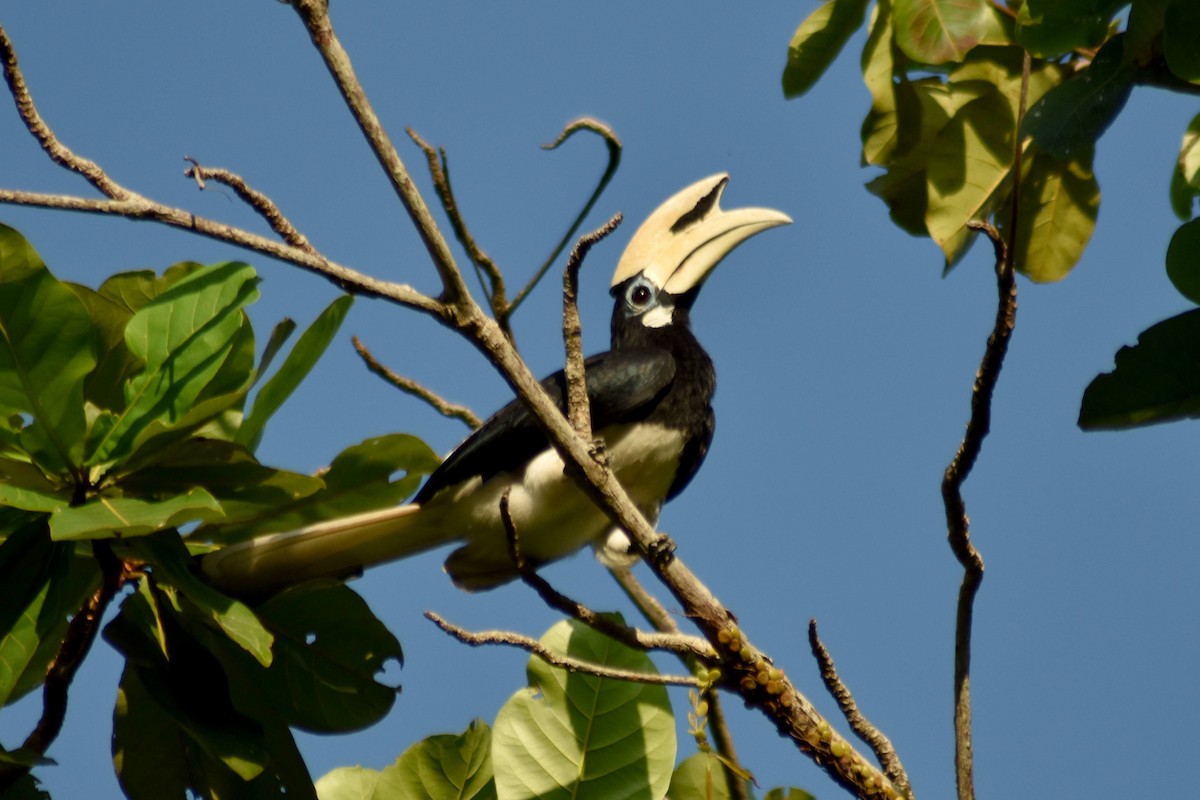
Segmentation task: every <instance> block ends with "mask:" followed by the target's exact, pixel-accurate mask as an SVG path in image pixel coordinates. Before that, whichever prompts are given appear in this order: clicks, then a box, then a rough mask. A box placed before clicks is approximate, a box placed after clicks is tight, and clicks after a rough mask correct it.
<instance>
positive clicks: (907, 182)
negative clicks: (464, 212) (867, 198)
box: [783, 0, 1200, 429]
mask: <svg viewBox="0 0 1200 800" xmlns="http://www.w3.org/2000/svg"><path fill="white" fill-rule="evenodd" d="M867 6H868V2H867V0H828V2H826V3H824V4H823V5H821V6H820V7H819V8H818V9H817V10H816V11H814V12H813V13H812V14H811V15H810V16H809V17H808V18H807V19H806V20H804V22H803V23H801V25H800V27H799V28H798V29H797V30H796V33H795V35H794V36H793V37H792V41H791V44H790V47H789V51H788V63H787V66H786V67H785V68H784V72H783V91H784V94H785V96H787V97H797V96H800V95H802V94H803V93H805V92H806V91H808V90H809V89H810V88H811V87H812V86H813V85H814V84H815V83H816V81H817V80H818V79H819V78H820V76H821V74H822V73H823V72H824V71H825V69H826V68H827V67H828V66H829V65H830V64H831V63H832V62H833V60H834V59H835V58H836V57H837V55H838V53H839V52H840V51H841V49H842V48H843V46H844V45H845V44H846V42H847V41H848V40H849V39H850V37H851V36H852V35H853V34H854V33H855V32H856V31H857V30H859V29H860V28H862V27H863V25H864V23H865V24H866V26H867V40H866V44H865V45H864V48H863V53H862V71H863V79H864V81H865V82H866V85H867V88H868V90H869V91H870V94H871V107H870V110H869V111H868V112H867V115H866V117H865V119H864V120H863V124H862V132H861V133H862V145H863V148H862V161H863V164H864V165H869V166H871V167H876V168H879V169H881V170H882V173H881V174H879V175H877V176H876V177H874V178H873V179H871V180H870V181H869V182H868V183H867V190H868V191H870V192H871V193H872V194H875V195H876V196H878V197H879V198H880V199H882V200H883V201H884V202H885V203H886V204H887V206H888V211H889V213H890V215H891V218H892V220H893V222H894V223H895V224H896V225H897V226H899V227H900V228H901V229H903V230H905V231H907V232H909V233H911V234H914V235H918V236H929V237H930V238H931V239H933V240H934V242H936V243H937V244H938V246H939V247H940V248H941V249H942V252H943V254H944V257H945V265H946V269H950V268H952V267H953V266H954V265H955V264H957V263H958V262H959V261H960V260H961V259H962V257H963V255H964V254H965V253H966V251H967V249H968V248H969V246H970V244H971V242H972V240H973V239H974V238H975V236H976V235H977V234H976V232H975V230H974V229H972V228H971V227H968V224H969V223H971V222H972V221H978V220H987V219H989V218H991V219H992V220H993V221H994V223H995V225H996V227H997V228H998V229H1000V230H1001V231H1002V232H1003V233H1004V236H1005V239H1006V241H1007V243H1008V246H1009V248H1011V249H1012V251H1013V253H1012V255H1013V263H1014V264H1015V266H1016V268H1017V269H1018V270H1020V271H1021V272H1022V273H1024V274H1025V275H1026V276H1027V277H1029V278H1031V279H1033V280H1035V281H1054V280H1059V279H1061V278H1063V277H1064V276H1066V275H1067V273H1068V272H1070V270H1071V269H1072V268H1073V267H1074V266H1075V265H1076V264H1077V263H1078V262H1079V260H1080V258H1081V256H1082V255H1083V251H1084V250H1085V248H1086V247H1087V244H1088V241H1089V239H1090V238H1091V235H1092V232H1093V230H1094V228H1095V224H1096V217H1097V214H1098V212H1099V208H1100V187H1099V183H1098V181H1097V179H1096V176H1095V175H1094V173H1093V156H1094V153H1095V145H1096V141H1097V140H1098V139H1099V138H1100V136H1101V135H1102V134H1103V133H1104V131H1105V130H1106V129H1107V128H1108V127H1109V125H1111V124H1112V121H1113V120H1114V119H1115V118H1116V117H1117V115H1118V114H1120V113H1121V111H1122V109H1123V108H1124V107H1125V103H1126V101H1127V100H1128V99H1129V96H1130V94H1131V92H1132V91H1133V89H1134V87H1135V86H1139V85H1147V86H1156V87H1160V88H1166V89H1170V90H1173V91H1180V92H1186V93H1190V94H1196V93H1200V4H1197V3H1195V2H1194V0H1133V2H1124V1H1123V0H1019V2H1018V1H1017V0H1009V2H1006V3H1001V2H995V1H992V2H989V0H878V2H877V3H876V4H875V7H874V10H873V11H872V13H871V15H870V18H869V20H868V18H867V13H866V12H867ZM1026 53H1028V54H1029V56H1030V57H1031V60H1030V71H1029V80H1028V95H1027V98H1026V102H1027V103H1028V110H1027V113H1025V114H1024V116H1023V117H1022V116H1021V114H1020V110H1021V104H1020V86H1021V82H1022V68H1023V66H1022V62H1023V60H1024V58H1025V56H1026ZM1198 140H1200V116H1197V117H1196V118H1195V119H1193V120H1192V122H1191V124H1189V125H1188V128H1187V131H1186V132H1185V134H1184V136H1183V142H1182V146H1181V148H1180V152H1179V156H1178V159H1177V161H1176V164H1175V168H1174V170H1173V172H1172V174H1171V176H1170V198H1171V205H1172V208H1173V209H1174V210H1175V213H1176V214H1177V215H1178V216H1179V218H1180V219H1181V220H1182V221H1183V222H1184V224H1183V225H1182V226H1181V227H1180V228H1179V229H1178V230H1177V231H1176V233H1175V235H1174V236H1173V237H1172V239H1171V243H1170V246H1169V248H1168V250H1167V258H1166V267H1167V274H1168V276H1169V277H1170V279H1171V281H1172V283H1173V284H1174V285H1175V286H1176V288H1178V289H1179V291H1180V293H1181V294H1183V295H1184V297H1186V298H1187V299H1188V300H1190V301H1191V302H1193V303H1200V221H1198V220H1196V219H1195V218H1194V217H1195V206H1196V199H1197V197H1198V196H1200V147H1198V146H1197V142H1198ZM1018 145H1019V147H1020V148H1021V153H1022V156H1023V158H1022V159H1021V160H1020V161H1021V175H1020V180H1019V181H1014V177H1015V176H1014V170H1015V164H1016V163H1017V159H1016V158H1015V154H1016V152H1017V147H1018ZM1164 177H1165V176H1164ZM1014 184H1018V185H1019V196H1018V197H1016V198H1014V197H1012V192H1013V186H1014ZM1197 313H1200V312H1195V311H1191V312H1186V313H1184V314H1181V315H1180V316H1178V317H1174V318H1172V319H1169V320H1166V321H1164V322H1162V323H1159V324H1158V325H1155V326H1153V327H1152V328H1150V329H1148V330H1146V331H1145V332H1144V333H1142V334H1141V335H1140V336H1139V338H1138V344H1137V345H1136V346H1135V347H1126V348H1122V349H1121V351H1120V352H1118V353H1117V356H1116V369H1115V370H1114V371H1113V372H1112V373H1109V374H1105V375H1100V376H1098V377H1097V378H1096V379H1095V380H1094V381H1093V382H1092V384H1091V385H1090V386H1089V387H1088V389H1087V391H1086V392H1085V394H1084V397H1083V402H1082V406H1081V410H1080V416H1079V424H1080V425H1081V426H1082V427H1084V428H1089V429H1091V428H1124V427H1130V426H1134V425H1142V424H1147V423H1152V422H1162V421H1167V420H1173V419H1180V418H1184V417H1192V416H1196V415H1197V414H1198V413H1200V361H1198V360H1197V359H1196V357H1195V344H1194V343H1195V341H1196V338H1195V331H1196V328H1197V326H1198V325H1200V322H1198V321H1196V320H1195V319H1193V317H1195V315H1196V314H1197Z"/></svg>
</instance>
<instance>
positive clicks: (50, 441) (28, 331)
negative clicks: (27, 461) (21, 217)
mask: <svg viewBox="0 0 1200 800" xmlns="http://www.w3.org/2000/svg"><path fill="white" fill-rule="evenodd" d="M96 348H97V334H96V330H95V329H94V328H93V327H92V320H91V317H90V316H89V315H88V311H87V309H86V308H85V307H84V305H83V303H82V302H81V301H80V300H79V298H78V297H77V296H76V295H75V293H74V292H73V291H71V289H70V288H69V287H68V286H66V285H65V284H62V283H59V282H58V280H56V279H55V277H54V276H53V275H51V274H50V271H49V270H47V269H46V266H45V264H43V263H42V260H41V258H39V257H38V254H37V253H36V252H34V250H33V248H32V247H31V246H30V245H29V243H28V242H26V241H25V239H24V237H22V236H21V234H19V233H17V232H16V231H15V230H13V229H12V228H9V227H7V226H5V225H0V412H3V413H6V414H7V413H12V412H14V411H17V412H23V413H27V414H30V415H31V416H32V417H33V424H32V425H30V426H29V427H28V428H26V429H25V430H24V431H23V432H22V434H21V440H22V443H23V445H24V447H25V449H26V450H27V451H28V452H29V453H30V454H31V455H32V456H33V457H34V459H35V460H37V461H38V463H39V464H41V465H42V466H43V467H44V468H45V469H46V471H47V472H52V473H53V472H58V473H62V472H67V471H69V469H70V468H71V467H77V466H78V465H79V463H80V461H81V459H82V455H83V441H84V436H83V433H84V430H85V427H86V421H85V418H84V409H83V383H84V378H85V377H86V376H87V374H88V373H89V372H90V371H91V370H92V367H94V366H95V365H96Z"/></svg>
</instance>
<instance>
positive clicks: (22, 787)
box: [4, 772, 50, 800]
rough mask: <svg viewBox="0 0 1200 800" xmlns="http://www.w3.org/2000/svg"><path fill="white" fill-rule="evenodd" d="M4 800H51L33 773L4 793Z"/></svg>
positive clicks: (18, 779) (18, 780) (17, 781)
mask: <svg viewBox="0 0 1200 800" xmlns="http://www.w3.org/2000/svg"><path fill="white" fill-rule="evenodd" d="M4 800H50V794H49V793H48V792H46V791H45V790H44V789H42V787H41V785H40V783H39V781H38V779H37V777H36V776H34V775H33V774H32V773H28V772H27V773H25V774H24V775H22V776H21V777H19V778H17V780H16V782H15V783H14V784H12V785H11V786H9V787H8V789H6V790H5V792H4Z"/></svg>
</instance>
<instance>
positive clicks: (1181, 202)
mask: <svg viewBox="0 0 1200 800" xmlns="http://www.w3.org/2000/svg"><path fill="white" fill-rule="evenodd" d="M1197 195H1200V114H1197V115H1196V116H1194V117H1192V121H1191V122H1189V123H1188V126H1187V131H1185V132H1184V134H1183V144H1182V145H1180V148H1179V158H1178V160H1176V162H1175V169H1174V171H1173V172H1172V173H1171V208H1172V209H1173V210H1174V211H1175V214H1176V216H1178V217H1179V218H1180V219H1181V220H1183V221H1184V222H1187V221H1188V220H1189V219H1191V218H1192V209H1193V207H1194V205H1195V200H1196V197H1197Z"/></svg>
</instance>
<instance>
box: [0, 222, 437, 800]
mask: <svg viewBox="0 0 1200 800" xmlns="http://www.w3.org/2000/svg"><path fill="white" fill-rule="evenodd" d="M258 284H259V280H258V278H257V276H256V275H255V272H254V270H253V268H252V267H250V266H249V265H248V264H244V263H240V262H227V263H221V264H213V265H209V266H204V265H200V264H195V263H190V262H186V263H181V264H176V265H174V266H172V267H170V268H168V269H166V270H165V271H163V272H162V274H155V273H153V272H149V271H138V272H126V273H120V274H117V275H114V276H112V277H110V278H109V279H107V280H106V281H104V283H102V284H101V285H100V286H99V288H97V289H90V288H88V287H85V286H80V285H77V284H71V283H65V282H62V281H59V280H58V279H57V278H55V277H54V275H53V274H52V273H51V272H50V270H49V269H47V268H46V266H45V264H44V263H43V262H42V260H41V259H40V258H39V257H38V255H37V253H36V252H35V251H34V250H33V248H32V247H31V246H30V245H29V243H28V242H26V241H25V239H24V238H22V237H21V236H20V234H18V233H17V232H16V231H14V230H12V229H11V228H7V227H4V226H0V705H7V704H10V703H12V702H15V701H16V700H18V699H20V698H21V697H23V696H24V695H26V694H28V693H29V692H31V691H33V690H34V689H36V688H38V687H39V686H42V685H43V684H44V683H45V682H46V681H47V674H48V671H49V672H55V671H56V670H58V669H60V668H70V669H71V670H73V669H74V667H75V666H77V664H68V663H65V662H68V661H71V660H81V659H82V658H83V657H84V656H85V655H86V650H87V646H86V644H84V645H83V646H82V647H81V646H80V645H79V642H80V641H87V642H90V638H89V637H90V636H91V634H93V633H94V631H83V632H81V625H80V624H74V625H73V624H71V620H73V619H76V618H78V619H79V620H82V619H83V618H84V617H85V616H86V615H85V614H83V613H82V612H83V609H84V607H85V605H86V604H87V603H88V602H90V600H91V599H92V598H95V597H99V596H100V594H98V593H99V590H100V587H101V585H102V584H107V585H121V584H131V585H133V586H134V587H135V589H134V591H132V592H131V593H128V594H126V596H125V597H124V599H123V601H122V603H121V609H120V613H119V614H118V615H117V617H116V618H115V619H114V620H113V621H112V622H111V623H110V624H109V625H108V627H107V628H106V630H105V638H106V639H107V640H108V641H109V643H110V644H112V645H113V646H114V647H115V648H116V649H117V650H118V651H120V652H121V653H122V654H123V655H124V656H125V659H126V666H125V670H124V673H123V675H122V678H121V684H120V690H119V694H118V700H117V707H116V711H115V716H114V736H113V753H114V762H115V764H116V767H117V772H118V776H119V778H120V780H121V783H122V786H123V788H124V789H125V792H126V794H127V795H128V796H129V797H132V798H139V797H145V798H159V797H164V796H182V795H183V793H184V792H185V790H191V791H193V792H196V793H199V794H201V795H204V796H237V797H243V796H245V797H254V796H264V797H267V796H270V797H275V796H278V794H279V793H280V791H283V790H286V791H287V792H288V793H289V794H291V795H293V796H301V797H303V796H313V795H312V792H313V790H312V781H311V779H310V778H309V776H308V773H307V770H306V768H305V766H304V762H303V760H302V759H301V758H300V756H299V753H298V752H297V751H296V746H295V743H294V741H293V739H292V735H291V732H290V731H291V729H292V728H303V729H307V730H314V731H321V732H334V731H345V730H352V729H357V728H361V727H363V726H365V725H369V724H371V723H372V722H374V721H376V720H377V719H379V718H380V717H381V716H382V715H383V714H385V713H386V712H387V711H388V709H389V708H390V707H391V704H392V702H393V701H394V697H395V689H394V688H393V687H390V686H387V685H385V684H383V683H380V682H379V680H378V674H379V673H380V672H381V670H382V669H383V668H384V666H385V664H386V662H388V661H390V660H393V659H394V660H399V659H400V658H401V650H400V645H399V642H397V641H396V639H395V637H394V636H392V634H391V633H389V632H388V631H387V630H386V628H384V627H383V625H382V624H381V623H380V622H379V621H378V620H377V619H376V618H375V616H374V615H373V614H372V613H371V611H370V610H369V609H368V608H367V606H366V605H365V603H363V601H362V600H361V599H360V598H359V597H358V596H357V595H356V594H355V593H354V592H353V591H351V590H350V589H348V588H346V587H345V586H343V585H341V584H338V583H332V582H326V583H312V584H307V585H304V586H298V587H295V588H293V589H292V590H290V591H288V592H284V593H282V594H280V595H277V596H276V597H273V598H271V599H270V600H268V601H267V602H265V603H263V604H262V605H260V606H258V607H257V608H254V609H251V608H250V607H249V606H248V605H246V604H245V603H243V602H240V601H238V600H235V599H232V598H230V597H226V596H224V595H223V594H221V593H220V592H218V591H217V590H215V589H214V588H212V587H211V586H209V585H208V584H206V583H205V582H203V581H202V580H201V579H199V578H198V577H197V576H196V574H195V573H194V571H193V558H192V557H193V555H195V554H196V553H199V552H204V551H207V550H208V549H210V548H211V544H209V543H210V542H213V541H230V540H234V539H237V538H240V537H244V536H250V535H254V534H257V533H261V532H265V531H271V530H278V529H280V528H286V527H291V526H294V525H296V524H301V523H303V522H307V521H312V520H317V519H325V518H328V517H331V516H339V515H342V514H346V513H352V512H355V511H361V510H366V509H371V508H378V507H381V506H385V505H392V504H394V503H396V502H399V501H400V500H402V499H404V498H405V497H406V496H407V495H409V494H410V493H411V492H412V491H413V490H414V489H415V487H416V484H417V483H418V482H419V480H420V478H421V475H423V474H425V473H427V472H429V471H430V470H432V469H433V468H434V467H435V466H436V465H437V462H438V459H437V457H436V456H435V455H434V454H433V453H432V451H430V450H429V448H428V447H427V446H425V445H424V444H423V443H422V442H420V441H419V440H418V439H415V438H414V437H411V436H406V435H402V434H394V435H390V436H383V437H379V438H377V439H372V440H369V441H366V442H363V443H361V444H358V445H354V446H352V447H350V448H348V449H347V450H346V451H345V452H343V453H342V454H340V455H339V456H338V457H337V458H335V459H334V461H333V463H332V465H331V467H330V468H329V470H327V471H326V472H325V473H324V474H323V475H322V476H320V477H314V476H308V475H301V474H298V473H294V472H289V471H287V470H281V469H276V468H273V467H270V466H267V465H265V464H262V463H260V462H259V461H258V460H257V458H256V457H255V456H254V449H255V448H256V447H257V445H258V443H259V441H260V440H261V438H262V435H263V431H264V429H265V425H266V423H267V421H268V420H269V419H270V417H271V415H272V414H273V413H274V412H275V411H276V410H277V409H278V408H279V407H280V405H281V404H282V403H283V402H284V401H285V400H286V399H287V397H288V396H289V395H290V394H291V393H292V391H293V390H294V389H295V388H296V386H297V385H298V384H299V383H300V381H301V380H302V379H303V378H304V377H305V376H306V375H307V374H308V373H309V371H310V370H311V369H312V367H313V365H314V364H315V363H316V361H317V359H319V358H320V356H321V355H322V353H323V352H324V351H325V349H326V347H327V346H328V344H329V343H330V341H331V340H332V338H333V336H334V335H335V334H336V332H337V330H338V328H339V326H340V324H341V322H342V320H343V319H344V317H345V315H346V313H347V312H348V310H349V308H350V305H351V298H350V297H349V296H343V297H339V298H338V299H337V300H335V301H334V302H333V303H332V304H331V305H330V306H329V307H328V308H327V309H326V310H325V311H324V312H323V313H322V314H321V315H320V316H319V317H318V318H317V320H316V321H315V322H314V323H313V324H312V325H311V326H310V327H309V328H308V329H307V330H305V331H304V332H303V333H302V334H301V335H300V336H299V338H298V339H297V341H296V342H295V344H294V345H293V346H292V347H291V348H290V350H288V351H287V353H286V355H283V356H282V357H281V358H280V359H279V360H280V361H281V363H280V365H279V367H278V368H277V369H275V370H274V371H272V370H271V369H270V367H271V364H272V363H273V362H274V361H275V360H276V358H277V357H280V356H281V354H282V352H283V349H284V346H285V345H286V343H287V340H288V339H289V337H290V335H291V334H292V333H293V332H294V331H295V330H296V325H295V323H293V322H291V321H290V320H285V321H284V322H282V323H280V324H279V325H278V326H276V327H275V329H274V330H273V331H272V334H271V336H270V337H269V339H268V341H267V342H266V344H265V346H264V348H263V354H262V356H261V358H260V359H258V361H257V363H256V361H255V338H254V333H253V330H252V329H251V325H250V321H249V318H248V317H247V315H246V310H245V309H246V306H247V305H249V304H250V303H252V302H253V301H254V300H255V299H256V298H257V297H258V293H259V288H258ZM254 389H256V390H257V391H255V392H254V393H253V396H251V392H252V390H254ZM251 397H252V399H251ZM397 475H400V477H399V478H397V477H395V476H397ZM181 526H182V527H184V529H185V530H186V529H189V528H190V529H193V530H192V532H191V533H190V534H189V535H188V536H186V537H184V536H181V534H180V528H181ZM108 596H109V597H111V596H112V595H111V594H109V595H108ZM102 613H103V608H100V609H99V613H98V614H96V615H94V616H95V621H94V623H93V624H94V625H98V624H99V621H100V615H101V614H102ZM73 640H74V641H73ZM51 688H52V687H49V686H47V687H46V691H47V692H48V693H50V692H51ZM53 690H54V691H61V692H63V693H64V695H65V691H66V688H65V686H63V687H53ZM62 704H63V705H65V696H64V697H63V699H62ZM51 705H52V704H51V703H49V702H47V704H46V710H45V714H46V715H51V714H53V713H55V712H54V711H53V709H52V708H51ZM59 713H60V712H59ZM59 724H61V719H60V720H59ZM31 738H32V737H31ZM17 744H19V743H17ZM44 744H46V743H43V747H44ZM5 745H6V746H10V747H11V745H12V743H9V742H5ZM40 757H41V753H40V752H37V748H34V749H33V751H32V752H30V751H29V749H28V748H20V747H18V748H16V749H15V750H12V751H10V752H4V754H3V759H2V761H0V779H3V780H5V781H6V782H7V783H14V782H15V785H16V786H18V787H22V788H25V789H27V790H31V789H30V787H31V786H32V785H33V780H32V779H31V778H29V777H28V776H27V775H23V773H24V772H25V771H27V770H28V768H29V767H31V766H33V765H34V764H35V763H36V762H38V761H39V759H40ZM18 772H19V773H22V774H21V775H18Z"/></svg>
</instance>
